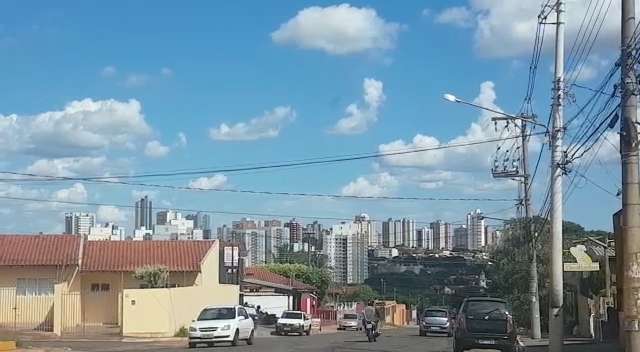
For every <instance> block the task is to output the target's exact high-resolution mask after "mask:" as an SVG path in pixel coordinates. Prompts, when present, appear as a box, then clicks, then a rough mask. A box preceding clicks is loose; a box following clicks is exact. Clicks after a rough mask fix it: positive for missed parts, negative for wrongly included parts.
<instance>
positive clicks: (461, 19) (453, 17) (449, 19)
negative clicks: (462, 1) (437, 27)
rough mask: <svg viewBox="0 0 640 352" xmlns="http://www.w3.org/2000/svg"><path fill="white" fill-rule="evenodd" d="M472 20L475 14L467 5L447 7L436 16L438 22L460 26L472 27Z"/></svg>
mask: <svg viewBox="0 0 640 352" xmlns="http://www.w3.org/2000/svg"><path fill="white" fill-rule="evenodd" d="M472 20H473V14H472V13H471V11H470V10H469V9H468V8H466V7H465V6H455V7H449V8H446V9H444V10H443V11H442V12H440V13H439V14H438V15H437V16H436V18H435V21H436V22H437V23H443V24H452V25H455V26H458V27H470V26H471V25H472Z"/></svg>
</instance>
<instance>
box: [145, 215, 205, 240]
mask: <svg viewBox="0 0 640 352" xmlns="http://www.w3.org/2000/svg"><path fill="white" fill-rule="evenodd" d="M202 237H203V233H202V231H201V230H198V231H194V227H193V220H188V219H187V218H186V217H183V216H182V213H180V212H177V211H175V210H164V211H159V212H158V214H157V216H156V224H155V226H154V227H153V239H154V240H201V239H202Z"/></svg>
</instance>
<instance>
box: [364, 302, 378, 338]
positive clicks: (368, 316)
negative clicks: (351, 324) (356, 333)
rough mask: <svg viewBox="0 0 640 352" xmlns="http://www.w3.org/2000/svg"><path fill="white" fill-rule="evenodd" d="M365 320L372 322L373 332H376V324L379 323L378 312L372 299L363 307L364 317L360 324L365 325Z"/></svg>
mask: <svg viewBox="0 0 640 352" xmlns="http://www.w3.org/2000/svg"><path fill="white" fill-rule="evenodd" d="M367 322H371V323H372V324H373V332H374V333H375V334H378V324H379V323H380V314H379V313H378V310H377V309H376V308H375V306H374V302H373V301H368V302H367V306H366V307H364V317H363V322H362V326H364V327H366V326H367Z"/></svg>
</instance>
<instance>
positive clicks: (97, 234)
mask: <svg viewBox="0 0 640 352" xmlns="http://www.w3.org/2000/svg"><path fill="white" fill-rule="evenodd" d="M87 240H89V241H123V240H125V233H124V228H122V227H120V226H118V225H116V224H113V223H110V222H107V223H105V224H103V225H101V226H93V227H91V228H89V236H87Z"/></svg>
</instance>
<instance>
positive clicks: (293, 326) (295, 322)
mask: <svg viewBox="0 0 640 352" xmlns="http://www.w3.org/2000/svg"><path fill="white" fill-rule="evenodd" d="M292 333H296V334H300V335H302V334H306V335H307V336H309V335H310V334H311V319H309V317H308V316H307V315H306V314H304V313H303V312H300V311H296V310H287V311H284V312H282V316H280V318H279V319H278V322H277V323H276V335H287V334H292Z"/></svg>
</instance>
